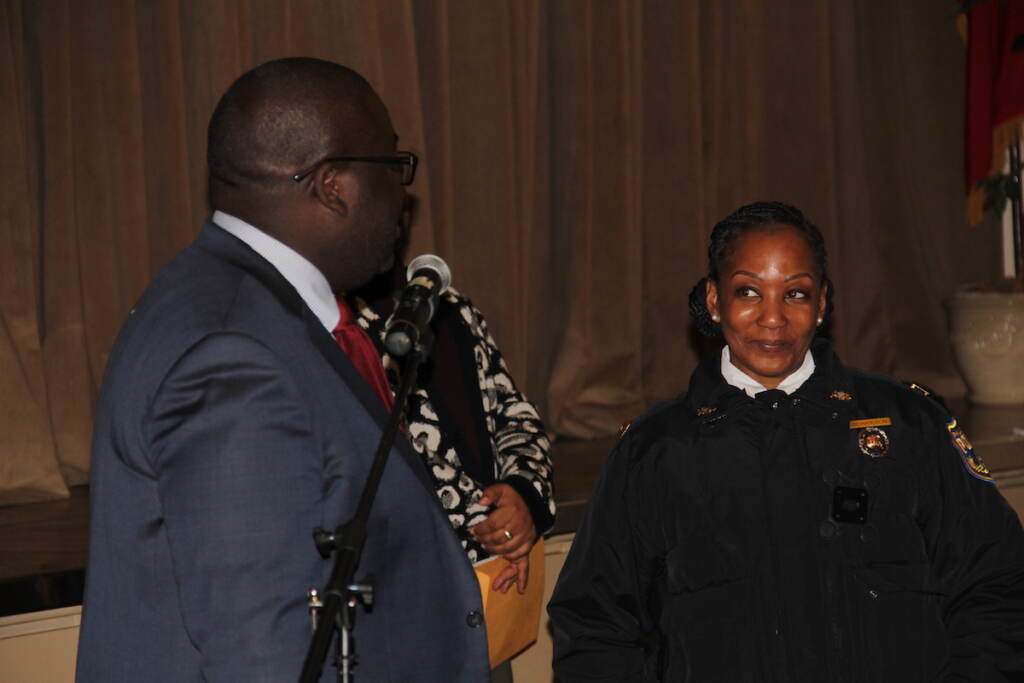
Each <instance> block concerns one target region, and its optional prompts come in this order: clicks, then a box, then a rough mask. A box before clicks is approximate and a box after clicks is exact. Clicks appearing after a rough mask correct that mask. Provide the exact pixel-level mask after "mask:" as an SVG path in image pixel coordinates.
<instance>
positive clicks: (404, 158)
mask: <svg viewBox="0 0 1024 683" xmlns="http://www.w3.org/2000/svg"><path fill="white" fill-rule="evenodd" d="M335 161H360V162H362V163H364V164H390V165H392V166H398V167H399V170H400V171H401V173H402V179H401V182H402V184H403V185H412V181H413V178H415V177H416V164H418V163H419V159H418V158H417V157H416V155H415V154H413V153H412V152H396V153H395V155H394V156H390V157H327V158H326V159H321V160H320V161H318V162H316V163H315V164H313V165H312V166H310V167H309V168H307V169H306V170H305V171H300V172H298V173H296V174H295V175H293V176H292V180H294V181H295V182H299V181H301V180H302V179H303V178H305V177H306V176H308V175H309V174H310V173H312V172H313V171H315V170H316V169H317V168H319V167H320V165H321V164H329V163H333V162H335Z"/></svg>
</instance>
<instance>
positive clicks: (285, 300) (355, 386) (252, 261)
mask: <svg viewBox="0 0 1024 683" xmlns="http://www.w3.org/2000/svg"><path fill="white" fill-rule="evenodd" d="M196 244H197V245H198V246H199V247H200V248H201V249H204V250H206V251H209V252H211V253H213V254H215V255H217V256H219V257H220V258H223V259H224V260H226V261H228V262H229V263H233V264H234V265H236V266H238V267H239V268H241V269H243V270H245V271H246V272H247V273H249V274H250V275H252V276H253V277H255V278H256V279H257V280H259V281H260V282H261V283H263V285H264V286H266V288H267V289H268V290H270V293H271V294H273V295H274V297H276V298H277V300H278V301H280V302H281V304H282V305H283V306H284V307H285V309H287V310H288V311H289V312H291V313H293V314H294V315H297V316H299V317H301V318H302V321H303V322H304V323H305V325H306V333H307V334H308V335H309V338H310V341H312V342H313V346H315V347H316V349H317V351H319V352H320V354H321V355H322V356H323V357H324V359H326V360H327V362H328V363H330V365H331V367H332V368H334V371H335V372H336V373H338V376H339V377H340V378H341V380H342V381H343V382H344V383H345V384H346V386H347V387H348V388H349V390H350V391H351V392H352V393H353V394H355V395H356V397H357V398H358V399H359V402H360V403H362V404H363V407H364V408H366V412H368V413H369V414H370V415H371V416H372V417H373V420H374V422H376V423H377V426H378V427H379V428H380V430H381V431H383V430H384V427H385V425H386V424H387V420H388V412H387V410H385V409H384V405H383V404H382V403H381V401H380V398H379V397H378V396H377V394H375V393H374V392H373V389H372V388H371V387H370V386H369V385H368V384H367V383H366V380H364V379H363V376H362V375H360V374H359V371H358V370H357V369H356V367H355V366H354V365H353V364H352V361H350V360H349V358H348V356H347V355H345V353H344V352H343V351H342V350H341V348H339V347H338V344H337V343H336V342H335V340H334V337H332V336H331V334H330V333H329V332H328V331H327V330H325V329H324V326H323V324H322V323H321V322H320V319H319V318H317V317H316V315H314V313H313V311H311V310H309V306H307V305H306V303H305V302H304V301H303V300H302V297H301V296H299V293H298V292H297V291H295V288H294V287H292V285H291V283H289V282H288V280H286V279H285V278H284V276H283V275H281V273H280V272H279V271H278V270H277V269H276V268H274V266H273V265H272V264H271V263H270V262H269V261H267V260H266V259H265V258H263V257H262V256H260V255H259V254H257V253H256V252H255V251H253V249H252V248H251V247H250V246H249V245H248V244H246V243H245V242H243V241H242V240H240V239H238V238H237V237H235V236H234V235H232V234H231V233H229V232H227V231H226V230H224V229H222V228H220V227H218V226H217V225H216V224H215V223H213V222H211V221H207V222H206V223H205V224H204V225H203V229H202V231H201V232H200V233H199V237H198V238H196ZM394 447H395V449H396V450H397V451H398V452H399V453H400V454H401V455H402V457H403V458H404V459H405V460H406V462H407V463H408V464H409V467H410V469H412V471H413V472H415V474H416V476H417V477H418V478H419V480H420V481H421V482H422V483H423V485H424V486H426V487H427V489H428V490H429V491H430V493H431V496H432V497H434V498H436V492H435V489H434V483H433V482H432V481H431V480H430V478H429V476H428V475H427V471H426V468H425V466H424V464H423V460H422V459H421V458H420V456H419V454H418V453H417V452H416V451H415V450H414V449H413V447H412V444H410V443H409V440H408V439H407V438H405V436H403V435H402V434H399V435H398V436H397V437H396V438H395V446H394ZM370 455H372V454H370Z"/></svg>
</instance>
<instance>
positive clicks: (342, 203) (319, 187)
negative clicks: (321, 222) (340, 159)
mask: <svg viewBox="0 0 1024 683" xmlns="http://www.w3.org/2000/svg"><path fill="white" fill-rule="evenodd" d="M354 183H355V178H354V177H353V176H352V174H350V173H340V172H339V171H338V169H336V168H334V167H333V166H332V165H331V164H324V165H323V166H321V167H320V168H318V169H317V170H316V171H315V172H314V174H313V191H314V192H315V193H316V198H317V200H319V202H320V203H321V204H323V205H324V206H325V207H326V208H328V209H329V210H331V211H333V212H334V213H336V214H338V215H340V216H342V217H344V216H348V212H349V207H350V205H351V203H352V202H351V199H352V197H353V190H354Z"/></svg>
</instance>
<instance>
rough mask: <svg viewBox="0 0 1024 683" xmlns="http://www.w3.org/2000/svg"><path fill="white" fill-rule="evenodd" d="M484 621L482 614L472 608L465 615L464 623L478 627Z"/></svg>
mask: <svg viewBox="0 0 1024 683" xmlns="http://www.w3.org/2000/svg"><path fill="white" fill-rule="evenodd" d="M483 623H484V615H482V614H480V613H479V612H477V611H476V610H473V611H472V612H470V613H469V614H467V615H466V624H467V625H469V626H470V627H472V628H480V627H481V626H482V625H483Z"/></svg>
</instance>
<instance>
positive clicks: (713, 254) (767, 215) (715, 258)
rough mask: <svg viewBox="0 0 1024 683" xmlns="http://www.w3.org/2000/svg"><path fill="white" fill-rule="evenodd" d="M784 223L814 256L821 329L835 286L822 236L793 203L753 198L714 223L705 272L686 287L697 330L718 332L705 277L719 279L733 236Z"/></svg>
mask: <svg viewBox="0 0 1024 683" xmlns="http://www.w3.org/2000/svg"><path fill="white" fill-rule="evenodd" d="M775 224H777V225H788V226H789V227H791V228H793V229H795V230H796V231H797V232H798V233H800V235H801V237H803V238H804V240H805V241H806V242H807V246H809V247H810V248H811V253H812V254H813V256H814V264H815V266H816V267H817V269H818V274H819V275H820V277H821V281H822V283H823V284H824V285H825V286H826V287H827V290H826V294H825V315H824V316H823V322H822V324H821V328H822V329H825V328H826V327H827V326H828V324H829V323H830V322H831V320H832V308H833V306H832V295H833V292H834V291H835V288H834V287H833V286H832V281H831V280H829V279H828V254H827V252H826V251H825V239H824V238H823V237H822V235H821V231H820V230H818V226H816V225H815V224H814V223H811V222H810V221H809V220H807V217H806V216H804V214H803V212H802V211H800V209H798V208H796V207H795V206H790V205H789V204H783V203H782V202H755V203H753V204H747V205H746V206H741V207H740V208H738V209H736V210H735V211H733V212H732V213H731V214H729V215H728V216H726V217H725V218H723V219H722V220H721V221H719V222H718V224H717V225H715V227H714V229H713V230H712V231H711V243H710V244H709V245H708V274H707V277H703V278H701V279H700V280H699V281H698V282H697V284H696V285H694V287H693V289H692V290H690V301H689V309H690V316H691V317H692V318H693V320H694V322H695V323H696V325H697V330H698V331H699V332H700V333H701V334H703V335H705V336H708V337H720V336H722V326H721V325H720V324H719V323H717V322H715V321H714V320H712V319H711V314H710V313H709V312H708V308H707V296H706V295H707V283H708V280H713V281H714V282H716V283H717V282H719V280H718V278H719V275H720V269H721V267H722V265H723V264H724V263H725V262H726V261H728V260H729V259H730V258H731V257H732V255H733V253H734V252H735V251H736V242H737V239H738V238H739V237H740V236H742V235H744V234H746V233H747V232H749V231H751V230H764V229H766V228H768V227H769V226H771V225H775Z"/></svg>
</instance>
